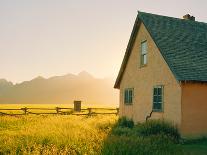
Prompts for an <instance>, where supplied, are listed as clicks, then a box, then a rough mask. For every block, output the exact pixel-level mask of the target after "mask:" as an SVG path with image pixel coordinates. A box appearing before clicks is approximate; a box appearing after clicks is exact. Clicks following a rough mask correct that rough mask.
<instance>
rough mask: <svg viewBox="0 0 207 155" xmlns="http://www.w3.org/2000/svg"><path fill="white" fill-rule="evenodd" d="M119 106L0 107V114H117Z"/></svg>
mask: <svg viewBox="0 0 207 155" xmlns="http://www.w3.org/2000/svg"><path fill="white" fill-rule="evenodd" d="M118 113H119V108H83V109H82V108H81V110H80V111H75V110H74V108H61V107H55V108H28V107H24V108H16V109H0V115H10V116H16V115H29V114H34V115H88V116H92V115H98V114H103V115H104V114H115V115H118Z"/></svg>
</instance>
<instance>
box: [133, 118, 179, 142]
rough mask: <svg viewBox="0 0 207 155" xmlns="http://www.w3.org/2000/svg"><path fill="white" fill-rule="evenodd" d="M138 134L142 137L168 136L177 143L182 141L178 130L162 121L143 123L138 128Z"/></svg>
mask: <svg viewBox="0 0 207 155" xmlns="http://www.w3.org/2000/svg"><path fill="white" fill-rule="evenodd" d="M135 130H136V132H137V134H139V135H141V136H151V135H160V134H163V135H166V136H167V137H170V138H171V139H172V140H174V141H175V142H178V141H179V140H180V133H179V131H178V129H177V128H176V127H175V126H173V125H172V124H171V123H169V122H165V121H160V120H151V121H148V122H146V123H142V124H139V125H137V126H136V129H135Z"/></svg>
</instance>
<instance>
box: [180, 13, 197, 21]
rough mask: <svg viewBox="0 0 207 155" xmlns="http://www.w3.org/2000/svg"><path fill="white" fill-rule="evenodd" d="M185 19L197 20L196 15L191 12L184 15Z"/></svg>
mask: <svg viewBox="0 0 207 155" xmlns="http://www.w3.org/2000/svg"><path fill="white" fill-rule="evenodd" d="M183 19H186V20H192V21H195V17H194V16H191V15H189V14H186V15H184V16H183Z"/></svg>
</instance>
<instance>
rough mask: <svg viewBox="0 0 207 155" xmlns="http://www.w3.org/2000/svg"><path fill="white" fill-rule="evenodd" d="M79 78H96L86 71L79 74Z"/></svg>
mask: <svg viewBox="0 0 207 155" xmlns="http://www.w3.org/2000/svg"><path fill="white" fill-rule="evenodd" d="M78 76H79V77H83V78H94V77H93V76H92V75H91V74H90V73H88V72H86V71H82V72H80V73H79V74H78Z"/></svg>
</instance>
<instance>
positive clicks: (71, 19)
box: [0, 0, 207, 82]
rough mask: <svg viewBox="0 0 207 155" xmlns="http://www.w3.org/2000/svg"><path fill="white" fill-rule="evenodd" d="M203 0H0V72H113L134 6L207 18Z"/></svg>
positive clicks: (15, 75) (21, 75)
mask: <svg viewBox="0 0 207 155" xmlns="http://www.w3.org/2000/svg"><path fill="white" fill-rule="evenodd" d="M206 6H207V1H206V0H168V1H167V0H0V21H1V24H0V78H6V79H8V80H10V81H13V82H21V81H24V80H30V79H32V78H34V77H36V76H39V75H41V76H44V77H50V76H53V75H63V74H67V73H74V74H77V73H78V72H80V71H82V70H86V71H88V72H89V73H91V74H93V75H94V76H95V77H109V76H110V77H113V78H115V77H116V75H117V74H118V71H119V67H120V64H121V61H122V59H123V55H124V52H125V49H126V46H127V43H128V39H129V36H130V33H131V30H132V27H133V23H134V20H135V18H136V15H137V10H141V11H144V12H151V13H156V14H162V15H167V16H173V17H182V16H183V15H184V14H187V13H190V14H192V15H194V16H195V17H196V20H198V21H203V22H207V12H206V9H207V8H206Z"/></svg>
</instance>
